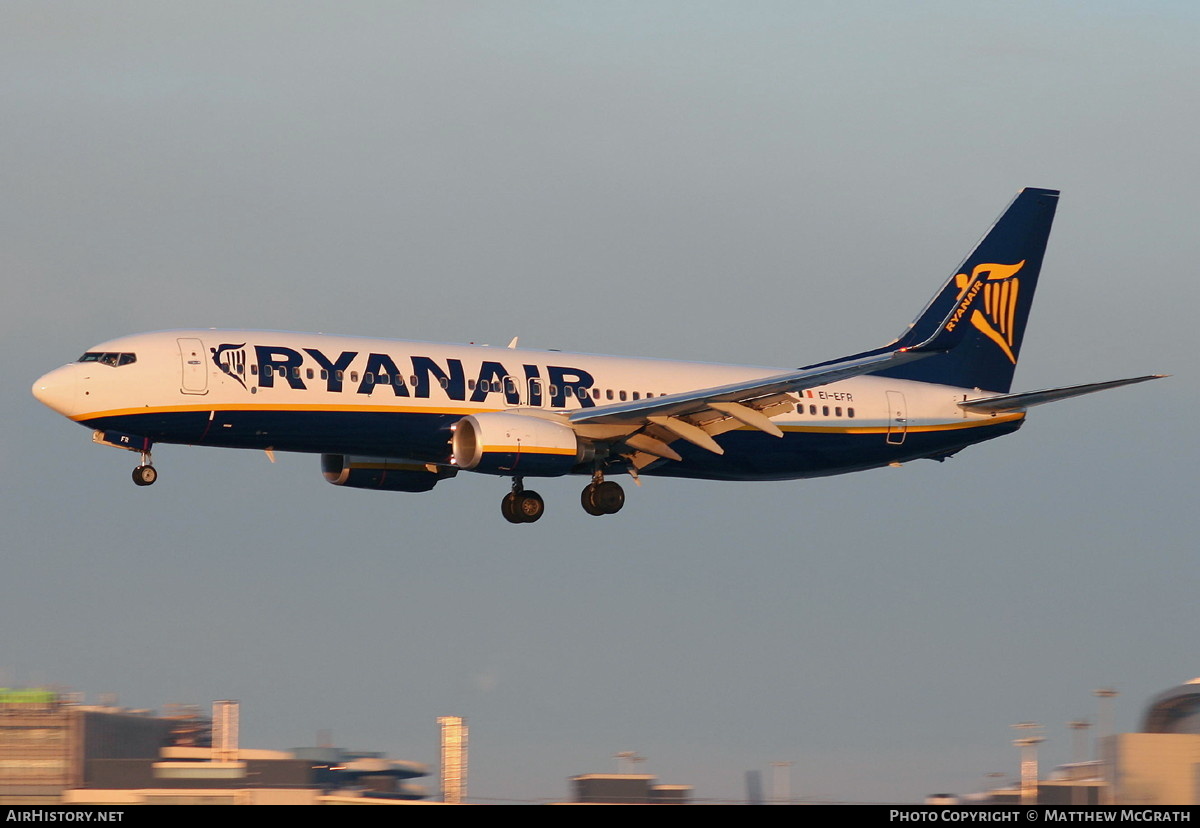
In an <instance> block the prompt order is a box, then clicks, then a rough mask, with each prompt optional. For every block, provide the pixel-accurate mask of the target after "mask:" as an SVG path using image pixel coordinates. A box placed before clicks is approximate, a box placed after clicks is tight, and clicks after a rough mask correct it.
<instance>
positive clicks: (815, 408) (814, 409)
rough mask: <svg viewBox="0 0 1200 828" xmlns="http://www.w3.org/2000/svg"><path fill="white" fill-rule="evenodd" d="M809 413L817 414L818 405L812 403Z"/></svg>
mask: <svg viewBox="0 0 1200 828" xmlns="http://www.w3.org/2000/svg"><path fill="white" fill-rule="evenodd" d="M808 413H809V414H816V413H817V407H816V406H815V405H810V406H809V407H808Z"/></svg>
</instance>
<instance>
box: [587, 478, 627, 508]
mask: <svg viewBox="0 0 1200 828" xmlns="http://www.w3.org/2000/svg"><path fill="white" fill-rule="evenodd" d="M594 499H595V502H596V508H598V509H601V510H603V512H604V514H606V515H615V514H616V513H617V512H619V511H621V507H622V506H624V505H625V490H624V489H622V488H621V485H620V484H619V483H614V482H613V481H611V480H606V481H604V482H603V483H601V484H599V485H598V486H596V496H595V498H594Z"/></svg>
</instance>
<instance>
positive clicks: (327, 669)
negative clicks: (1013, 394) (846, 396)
mask: <svg viewBox="0 0 1200 828" xmlns="http://www.w3.org/2000/svg"><path fill="white" fill-rule="evenodd" d="M1198 18H1200V10H1197V8H1196V6H1195V4H1193V3H1185V2H1137V3H1134V2H1116V1H1114V2H1106V3H1097V2H1089V3H1078V2H1037V3H1032V2H1015V3H1014V2H1006V3H978V2H977V3H961V2H955V3H951V2H945V3H936V2H925V3H921V2H918V3H904V4H901V3H886V2H858V3H853V2H852V3H836V4H835V3H803V4H801V3H784V2H780V3H769V2H760V3H703V2H687V3H667V2H660V3H645V2H638V3H619V2H605V3H533V2H524V3H522V2H513V3H496V4H481V3H456V2H429V3H417V2H409V3H399V2H396V3H383V2H380V3H253V2H251V3H247V2H238V3H159V2H129V3H106V4H95V3H86V2H79V3H61V2H59V3H56V2H7V3H5V4H3V5H0V109H2V111H3V112H4V113H5V114H4V123H3V125H0V158H3V159H4V163H3V164H0V176H2V177H0V186H2V189H3V192H4V193H5V194H6V197H5V198H4V199H3V200H2V201H0V262H2V263H3V268H2V271H0V273H2V274H3V275H2V277H0V278H3V283H4V301H3V303H0V320H2V322H3V326H2V329H0V336H3V338H4V344H5V346H6V348H5V352H6V353H7V354H8V355H9V358H8V359H6V360H5V361H4V363H3V365H0V377H2V379H3V387H4V388H5V389H6V391H5V393H4V394H3V396H2V397H0V399H2V401H3V409H2V411H3V414H4V423H5V426H6V427H5V429H4V435H5V436H4V438H3V440H2V441H0V462H2V463H3V470H4V475H3V477H4V481H5V482H4V484H3V486H4V497H3V500H2V504H3V505H2V508H3V510H4V511H3V519H4V525H5V526H6V527H7V532H6V540H5V543H4V547H5V565H4V567H3V569H2V570H0V629H2V630H4V636H3V639H2V641H3V647H0V686H3V685H29V684H39V683H44V682H54V683H59V684H64V685H70V686H72V687H75V688H78V689H81V690H84V691H87V692H89V693H92V694H97V693H100V692H107V691H111V692H116V693H118V694H120V697H121V700H122V702H123V703H125V704H128V705H135V706H137V705H141V706H149V707H158V706H160V705H161V704H163V703H165V702H171V701H183V702H195V703H200V704H207V703H208V702H209V701H211V700H212V699H217V698H238V699H240V700H241V701H242V703H243V741H244V742H245V743H246V744H248V745H253V746H256V747H272V748H287V747H291V746H295V745H300V744H309V743H312V742H314V740H315V739H316V730H317V729H318V728H328V729H331V730H332V732H333V737H334V740H335V741H336V742H337V743H338V744H341V745H344V746H348V747H356V748H364V749H378V750H387V751H390V752H391V753H392V754H393V755H396V756H400V757H404V758H411V759H417V760H422V761H427V762H431V763H433V762H435V761H436V756H437V753H436V737H437V730H436V725H435V721H434V720H435V717H436V716H438V715H443V714H456V715H465V716H467V717H468V718H469V722H470V725H471V728H472V779H471V792H472V794H473V795H475V796H480V797H511V798H516V799H549V798H557V797H562V796H564V795H565V793H566V790H567V788H566V783H565V777H567V776H568V775H570V774H573V773H580V772H592V771H603V770H609V769H613V768H614V767H615V765H614V762H613V760H612V759H611V758H610V757H611V756H612V754H613V753H616V752H617V751H621V750H637V751H639V752H640V753H641V754H642V755H644V756H647V757H648V761H647V762H646V763H645V770H646V771H647V772H651V773H655V774H657V775H658V776H659V777H660V779H662V780H663V781H664V782H673V783H687V784H693V785H695V786H696V789H697V794H698V796H700V797H709V798H737V797H740V796H742V793H743V791H742V774H743V772H744V771H745V770H748V769H752V768H760V769H764V770H765V769H766V768H767V766H768V763H769V762H771V761H774V760H791V761H795V762H796V766H795V767H794V769H793V782H792V791H793V793H795V794H796V795H803V796H809V797H827V798H842V799H851V800H859V801H868V800H887V799H899V800H908V801H912V800H916V799H918V798H919V797H921V796H922V795H924V794H926V793H929V792H932V791H935V790H953V791H965V790H969V789H973V788H976V787H978V786H979V785H980V784H982V782H983V776H984V774H986V773H988V772H991V771H1008V772H1015V770H1016V754H1015V750H1014V749H1013V748H1012V747H1011V746H1010V745H1009V740H1010V738H1011V733H1010V732H1009V730H1008V725H1010V724H1012V723H1014V722H1018V721H1026V720H1030V719H1032V720H1037V721H1042V722H1045V723H1046V724H1047V726H1048V733H1047V735H1048V736H1049V739H1050V741H1049V742H1048V743H1047V745H1046V746H1045V750H1044V756H1045V757H1046V759H1047V760H1048V761H1050V762H1061V761H1067V760H1068V759H1069V758H1070V738H1069V734H1068V732H1067V730H1066V728H1065V726H1064V723H1065V722H1066V721H1068V720H1070V719H1072V718H1076V717H1079V716H1087V717H1091V718H1094V717H1095V704H1094V701H1093V700H1092V699H1091V697H1090V695H1089V694H1090V691H1091V690H1092V689H1093V688H1095V687H1099V686H1103V685H1115V686H1116V687H1117V688H1118V689H1120V690H1121V691H1122V696H1121V697H1120V698H1119V699H1118V706H1117V710H1118V717H1117V720H1118V726H1120V727H1122V728H1130V727H1133V726H1134V725H1135V724H1136V721H1137V718H1138V714H1139V713H1140V709H1141V706H1142V704H1143V702H1144V701H1145V700H1146V699H1148V697H1149V696H1150V695H1152V694H1153V693H1155V692H1157V691H1159V690H1161V689H1163V688H1165V687H1167V686H1170V685H1171V684H1173V683H1176V682H1179V681H1183V680H1186V679H1189V678H1192V677H1193V676H1194V675H1196V674H1200V663H1198V662H1197V661H1196V651H1195V641H1194V638H1195V637H1194V635H1193V634H1192V631H1193V630H1194V628H1195V623H1196V611H1195V584H1196V576H1197V574H1198V573H1197V564H1196V556H1195V551H1196V544H1195V537H1196V536H1197V530H1198V528H1200V527H1198V526H1197V517H1196V507H1195V502H1196V485H1195V479H1196V477H1195V469H1194V465H1195V460H1196V455H1197V440H1196V437H1195V429H1194V427H1193V426H1192V423H1191V420H1192V418H1193V416H1194V412H1195V411H1197V410H1198V407H1200V399H1198V397H1200V394H1198V389H1197V384H1196V379H1195V371H1194V365H1195V358H1194V356H1193V352H1194V350H1195V346H1194V343H1193V342H1192V341H1191V340H1190V338H1189V337H1188V336H1187V334H1188V333H1190V332H1191V330H1192V328H1193V326H1194V316H1195V313H1196V308H1197V306H1198V302H1197V299H1198V296H1197V293H1198V290H1197V286H1196V280H1195V278H1194V269H1195V263H1196V262H1197V261H1198V260H1200V243H1198V242H1197V237H1196V233H1195V231H1194V229H1193V227H1192V225H1193V222H1194V219H1195V216H1196V214H1197V199H1196V186H1197V182H1198V181H1200V163H1198V161H1197V154H1196V151H1195V135H1196V131H1197V115H1196V101H1197V100H1198V99H1200V95H1198V92H1200V89H1198V85H1200V81H1198V78H1200V57H1198V56H1197V52H1196V49H1195V43H1196V38H1197V34H1198V28H1200V27H1198V22H1200V21H1198ZM1023 186H1039V187H1055V188H1061V189H1062V190H1063V199H1062V202H1061V204H1060V207H1059V212H1058V220H1057V223H1056V227H1055V230H1054V233H1053V235H1052V237H1051V242H1050V251H1049V254H1048V256H1047V259H1046V266H1045V270H1044V272H1043V279H1042V285H1041V288H1040V291H1039V296H1038V301H1037V303H1036V304H1035V307H1034V310H1033V315H1032V318H1031V323H1030V332H1029V335H1028V337H1027V339H1026V342H1025V347H1024V350H1023V354H1022V355H1023V360H1022V365H1021V368H1020V370H1019V371H1018V374H1017V382H1016V388H1017V390H1030V389H1034V388H1040V387H1045V386H1048V385H1060V384H1072V383H1076V382H1088V381H1097V380H1103V379H1109V378H1115V377H1122V376H1131V375H1136V374H1143V373H1151V372H1164V373H1172V374H1174V375H1175V376H1174V377H1173V378H1172V379H1170V380H1164V381H1161V382H1157V383H1151V384H1147V385H1141V386H1136V387H1134V388H1129V389H1122V390H1117V391H1113V392H1111V393H1108V394H1104V395H1100V396H1096V397H1092V398H1087V399H1083V400H1075V401H1068V402H1064V403H1061V404H1058V405H1054V406H1048V407H1046V408H1044V409H1040V410H1037V411H1035V412H1034V413H1033V414H1032V415H1031V417H1030V420H1029V422H1028V424H1027V425H1026V427H1025V428H1024V429H1023V430H1022V431H1021V432H1020V433H1018V434H1017V435H1014V436H1012V437H1009V438H1006V439H1003V440H1000V441H996V442H993V443H989V444H985V445H982V446H978V447H975V448H973V449H970V450H968V451H966V452H964V453H963V454H961V455H960V456H959V457H956V458H954V459H952V460H950V461H949V462H947V463H945V464H934V463H929V462H922V463H915V464H912V465H909V466H906V467H904V468H902V469H889V470H884V471H877V472H869V473H864V474H858V475H851V476H848V477H843V478H834V479H829V480H823V481H820V480H819V481H808V482H795V483H777V484H719V483H698V482H687V481H671V480H649V481H647V482H646V484H645V485H644V486H643V487H641V488H640V489H634V488H633V487H632V486H630V487H627V488H628V503H627V506H626V508H625V510H624V511H623V512H622V513H621V515H620V516H619V517H616V518H605V519H601V520H597V519H594V518H590V517H588V516H586V515H585V514H584V513H583V512H582V511H581V510H580V509H579V507H578V489H579V487H580V485H581V484H579V483H578V482H577V481H575V480H573V479H570V480H551V481H548V482H545V483H542V484H539V485H538V489H539V490H540V491H541V492H542V494H543V495H544V496H545V497H546V500H547V509H548V513H547V516H546V518H545V519H544V520H542V521H541V522H540V523H538V524H537V525H536V526H528V527H514V526H510V525H508V524H506V523H505V522H504V521H503V520H502V518H501V517H500V514H499V508H498V503H499V499H500V496H501V495H502V494H503V492H504V490H505V487H506V485H507V484H506V482H505V481H502V480H499V479H493V478H484V477H479V478H473V477H470V476H466V475H464V476H460V477H459V478H458V479H456V480H453V481H448V482H446V483H443V484H442V485H439V486H438V488H437V489H436V490H434V491H433V492H431V493H429V494H426V495H403V494H396V495H391V494H381V493H372V492H357V491H345V490H340V489H336V488H334V487H331V486H328V485H327V484H325V483H324V481H323V480H322V479H321V477H320V475H319V470H318V463H317V458H315V457H309V456H301V455H283V456H280V458H279V462H278V463H277V464H275V465H273V466H272V465H271V464H269V463H268V462H267V460H266V459H264V458H263V456H262V455H260V454H255V453H239V452H232V451H217V450H199V449H189V448H183V447H172V446H163V447H161V448H159V449H158V450H157V451H156V453H155V458H156V463H157V465H158V466H159V470H160V473H161V476H162V477H161V480H160V482H159V484H158V485H156V486H155V487H153V488H152V489H137V488H135V487H134V486H133V485H132V484H131V483H130V482H129V479H128V478H129V469H130V468H131V467H132V465H133V463H132V462H131V457H130V456H127V455H125V454H123V453H121V452H116V451H112V450H107V449H101V448H98V447H94V446H92V445H90V443H89V441H88V434H87V432H86V431H85V430H83V429H81V428H78V427H75V426H72V425H71V424H70V423H68V422H66V421H65V420H63V419H62V418H60V417H58V416H57V415H55V414H53V413H52V412H50V411H49V410H48V409H45V408H43V407H42V406H40V405H39V404H38V403H37V402H36V401H35V400H34V399H33V398H32V397H31V396H30V394H29V390H28V389H29V385H30V384H31V383H32V381H33V379H34V378H36V377H37V376H38V375H39V374H41V373H43V372H45V371H47V370H49V369H51V368H53V367H55V366H56V365H59V364H61V363H63V362H66V361H69V360H71V359H74V358H75V357H77V356H78V355H79V354H80V353H81V352H83V351H84V350H85V349H86V348H87V347H88V346H90V345H93V344H95V343H97V342H99V341H102V340H105V339H108V338H111V337H114V336H118V335H121V334H126V333H134V332H138V331H145V330H156V329H162V328H172V327H186V326H197V327H209V326H217V327H258V328H276V329H296V330H322V331H326V332H339V333H353V334H367V335H378V336H394V337H397V338H411V339H434V340H439V339H440V340H450V341H477V342H493V343H497V344H503V343H505V342H507V341H508V340H509V339H510V338H511V337H512V336H514V335H520V336H521V341H522V343H523V344H527V345H529V346H532V347H556V348H564V349H572V350H585V351H592V352H605V353H619V354H636V355H650V356H665V357H679V358H689V359H701V360H711V361H723V362H724V361H727V362H749V363H754V364H771V365H779V366H792V365H798V364H802V363H806V362H813V361H816V360H819V359H826V358H832V357H836V356H838V355H841V354H844V353H850V352H852V351H855V350H862V349H863V348H865V347H869V346H874V345H878V344H882V343H883V342H885V341H887V340H888V339H890V338H892V337H893V336H894V335H895V334H897V333H898V332H899V331H900V329H901V328H902V327H903V326H904V325H905V324H906V323H907V322H908V321H909V320H910V319H911V318H912V317H913V316H914V315H915V313H916V312H917V311H918V310H919V309H920V308H921V307H922V305H923V304H924V303H925V301H926V300H927V299H928V297H929V296H930V295H931V294H932V292H933V290H934V289H935V288H936V287H937V285H938V284H939V283H940V280H942V279H944V278H945V277H946V276H947V275H949V273H950V271H951V269H952V268H953V267H954V265H955V264H957V262H958V260H959V259H960V258H961V256H962V255H963V254H964V253H965V252H966V251H967V250H968V249H969V247H970V246H971V244H972V243H973V242H974V241H975V240H976V238H977V237H978V236H979V235H980V234H981V233H982V232H983V231H984V230H985V229H986V227H987V225H988V223H989V222H990V221H992V220H993V219H994V218H995V216H996V215H997V214H998V213H999V211H1000V210H1001V209H1002V208H1003V206H1004V205H1005V203H1006V202H1007V201H1008V199H1010V198H1011V197H1012V195H1013V194H1014V193H1015V192H1016V191H1017V190H1018V189H1019V188H1021V187H1023ZM767 778H768V779H769V778H770V777H769V774H768V775H767Z"/></svg>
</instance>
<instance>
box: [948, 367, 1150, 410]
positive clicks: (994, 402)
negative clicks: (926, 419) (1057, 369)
mask: <svg viewBox="0 0 1200 828" xmlns="http://www.w3.org/2000/svg"><path fill="white" fill-rule="evenodd" d="M1165 376H1167V375H1166V374H1150V375H1149V376H1146V377H1130V378H1129V379H1119V380H1110V381H1108V382H1093V383H1089V384H1087V385H1072V386H1069V387H1067V388H1047V389H1045V390H1044V391H1027V392H1025V393H1024V394H1001V395H1000V396H997V397H984V398H982V399H979V400H967V401H966V402H960V403H959V404H958V407H959V408H962V409H964V410H966V411H973V412H975V413H977V414H999V413H1001V412H1004V411H1020V410H1023V409H1026V408H1030V407H1031V406H1035V405H1042V404H1043V403H1049V402H1057V401H1058V400H1065V399H1068V398H1070V397H1078V396H1080V395H1082V394H1091V393H1092V392H1094V391H1105V390H1107V389H1109V388H1119V387H1120V386H1122V385H1133V384H1134V383H1136V382H1146V381H1147V380H1153V379H1162V378H1163V377H1165Z"/></svg>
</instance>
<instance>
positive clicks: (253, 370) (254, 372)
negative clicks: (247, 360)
mask: <svg viewBox="0 0 1200 828" xmlns="http://www.w3.org/2000/svg"><path fill="white" fill-rule="evenodd" d="M250 373H251V375H253V376H256V377H257V376H258V366H257V365H251V366H250Z"/></svg>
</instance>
